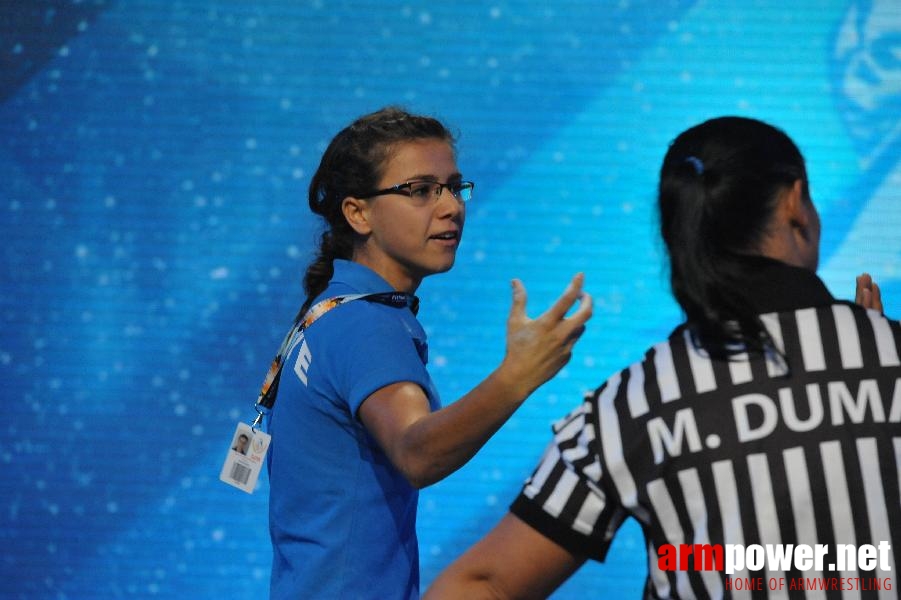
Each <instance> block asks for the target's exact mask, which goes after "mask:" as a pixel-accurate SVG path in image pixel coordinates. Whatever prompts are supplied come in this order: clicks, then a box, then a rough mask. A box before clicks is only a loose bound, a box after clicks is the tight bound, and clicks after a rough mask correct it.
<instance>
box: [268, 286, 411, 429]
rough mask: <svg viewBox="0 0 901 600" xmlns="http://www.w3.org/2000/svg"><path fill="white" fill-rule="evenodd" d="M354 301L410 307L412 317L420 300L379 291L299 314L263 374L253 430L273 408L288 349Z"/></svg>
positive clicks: (332, 301) (322, 304) (324, 302)
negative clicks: (330, 314) (309, 329)
mask: <svg viewBox="0 0 901 600" xmlns="http://www.w3.org/2000/svg"><path fill="white" fill-rule="evenodd" d="M353 300H366V301H368V302H378V303H379V304H387V305H388V306H393V307H395V308H409V309H410V310H411V311H413V314H414V315H415V314H416V312H417V311H418V310H419V298H417V297H416V296H414V295H412V294H405V293H403V292H382V293H377V294H347V295H345V296H334V297H332V298H326V299H325V300H321V301H319V302H317V303H316V304H314V305H313V306H312V307H311V308H310V310H308V311H307V312H306V313H304V314H302V315H298V316H297V319H296V320H295V321H294V325H293V326H292V327H291V330H290V331H288V335H286V336H285V339H284V341H282V345H281V346H280V347H279V349H278V354H276V355H275V358H274V359H272V364H271V365H269V372H268V373H266V378H265V379H264V380H263V387H262V389H261V390H260V395H259V397H258V398H257V401H256V403H255V404H254V406H253V408H254V410H255V411H256V412H257V416H256V418H255V419H254V420H253V423H252V424H251V428H252V429H253V430H254V431H256V428H257V427H258V426H259V425H260V423H262V422H263V417H264V416H265V415H266V413H268V412H269V411H271V410H272V407H273V406H274V405H275V397H276V395H277V394H278V382H279V379H280V378H281V373H282V367H283V366H284V364H285V357H286V354H287V352H288V350H289V349H290V348H293V346H294V343H295V341H296V340H297V337H298V336H299V335H300V334H301V333H302V332H303V331H304V330H305V329H306V328H307V327H309V326H310V325H312V324H313V322H314V321H316V320H317V319H318V318H319V317H321V316H322V315H324V314H325V313H327V312H328V311H330V310H332V309H333V308H336V307H338V306H341V305H342V304H347V303H348V302H351V301H353Z"/></svg>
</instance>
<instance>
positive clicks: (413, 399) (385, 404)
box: [357, 381, 431, 485]
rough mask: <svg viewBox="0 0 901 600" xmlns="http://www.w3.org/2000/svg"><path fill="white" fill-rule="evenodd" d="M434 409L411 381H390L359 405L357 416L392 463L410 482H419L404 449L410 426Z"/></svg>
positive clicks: (422, 392) (417, 386)
mask: <svg viewBox="0 0 901 600" xmlns="http://www.w3.org/2000/svg"><path fill="white" fill-rule="evenodd" d="M430 412H431V408H430V407H429V400H428V398H427V397H426V394H425V391H423V389H422V387H420V386H419V385H418V384H416V383H413V382H412V381H400V382H397V383H391V384H388V385H386V386H384V387H381V388H379V389H377V390H375V391H374V392H373V393H372V394H370V395H369V396H368V397H367V398H366V399H365V400H364V401H363V403H362V404H361V405H360V409H359V411H358V412H357V416H358V417H359V419H360V422H361V423H363V426H364V427H365V428H366V430H367V431H368V432H369V434H370V435H372V437H373V438H375V441H376V442H377V443H378V445H379V446H380V447H381V449H382V451H383V452H384V453H385V454H387V455H388V458H389V460H391V463H392V464H393V465H394V466H395V467H396V468H397V469H398V470H400V471H401V472H402V473H403V474H404V475H405V476H406V477H407V479H414V480H413V481H411V482H410V483H411V484H413V485H416V483H417V482H416V481H415V477H411V475H412V474H411V473H410V469H409V468H408V466H407V462H408V457H407V456H406V452H405V448H404V441H405V440H404V435H405V433H406V431H407V429H408V428H409V427H410V426H412V425H413V424H414V423H415V422H416V421H418V420H419V419H421V418H423V417H426V416H428V414H429V413H430Z"/></svg>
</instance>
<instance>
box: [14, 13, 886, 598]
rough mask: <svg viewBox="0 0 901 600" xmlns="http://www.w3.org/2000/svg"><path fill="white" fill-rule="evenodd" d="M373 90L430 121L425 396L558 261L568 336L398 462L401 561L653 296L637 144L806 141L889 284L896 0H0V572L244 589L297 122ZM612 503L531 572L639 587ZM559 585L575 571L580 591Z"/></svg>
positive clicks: (646, 319)
mask: <svg viewBox="0 0 901 600" xmlns="http://www.w3.org/2000/svg"><path fill="white" fill-rule="evenodd" d="M387 104H400V105H403V106H405V107H406V108H408V109H410V110H412V111H414V112H422V113H427V114H431V115H435V116H438V117H440V118H441V119H442V120H444V121H445V122H447V123H448V124H449V125H450V126H451V127H452V128H453V129H454V130H455V131H457V132H459V165H460V167H461V169H462V171H463V173H464V174H465V176H466V177H467V178H468V179H471V180H473V181H475V182H476V192H475V197H474V199H473V200H472V202H471V204H470V205H469V207H468V215H467V224H466V232H465V235H464V240H463V244H462V246H461V248H460V251H459V253H458V258H457V264H456V266H455V267H454V269H453V270H452V271H451V272H449V273H447V274H442V275H438V276H435V277H432V278H429V279H427V280H426V281H425V283H424V284H423V286H422V287H421V288H420V290H419V296H420V297H421V299H422V309H421V311H420V320H421V321H422V323H423V324H424V326H425V327H426V330H427V331H428V333H429V337H430V356H431V362H430V371H431V373H432V375H433V377H434V379H435V381H436V384H437V387H438V389H439V390H440V391H441V394H442V398H443V399H444V402H445V403H448V402H452V401H453V400H454V399H455V398H457V397H459V396H460V395H462V394H464V393H465V392H466V391H468V390H469V389H470V388H472V387H473V386H474V385H475V384H476V383H478V382H479V381H480V380H481V379H482V378H484V377H485V376H486V375H487V374H488V372H489V371H490V369H491V368H492V366H493V365H495V364H497V363H498V362H499V361H500V359H501V357H502V356H503V352H504V331H505V319H506V316H507V311H508V310H509V305H510V297H509V296H510V292H509V280H510V279H511V278H514V277H518V278H521V279H522V280H523V281H524V283H525V285H526V287H527V289H528V292H529V308H530V312H531V314H532V315H535V314H537V313H538V312H539V311H540V310H543V309H544V308H545V307H547V306H548V305H549V303H550V302H552V301H553V300H554V299H555V298H556V297H557V295H558V294H559V292H560V291H561V290H562V289H563V287H564V286H565V284H566V283H567V281H568V279H569V277H570V276H571V275H572V274H573V273H575V272H578V271H583V272H584V273H585V276H586V287H587V289H588V290H589V291H590V292H591V293H592V295H593V296H594V298H595V302H596V310H595V317H594V318H593V320H592V321H591V322H590V324H589V328H588V331H587V332H586V334H585V336H584V337H583V339H582V341H581V342H580V343H579V345H578V346H577V348H576V351H575V354H574V356H573V359H572V361H571V362H570V364H569V365H568V366H567V367H566V368H565V369H564V370H563V371H562V372H561V373H560V374H559V376H558V377H557V378H555V379H554V380H553V381H551V382H549V383H548V384H546V385H545V386H543V387H542V388H540V389H539V390H538V391H537V392H536V393H535V394H534V395H533V396H532V397H531V398H530V399H529V400H528V401H527V402H526V404H525V405H524V406H523V407H522V408H521V409H520V410H519V411H518V412H517V413H516V414H515V416H514V417H513V418H512V419H511V420H510V421H509V423H508V424H507V425H506V426H505V427H504V428H503V429H502V431H501V432H500V433H499V434H497V435H496V436H495V437H494V438H493V439H492V441H491V442H490V443H489V444H488V445H487V446H486V447H485V448H484V450H483V451H482V452H481V453H480V454H479V455H478V456H477V458H476V459H474V460H473V461H472V462H471V463H469V464H468V465H467V466H466V467H464V468H463V469H462V470H461V471H459V472H457V473H456V474H454V475H452V476H451V477H449V478H448V479H446V480H445V481H443V482H441V483H439V484H437V485H435V486H433V487H431V488H428V489H427V490H425V491H424V492H423V494H422V497H421V502H420V516H419V525H418V528H419V534H420V550H421V556H422V578H423V583H424V584H428V583H429V582H430V581H431V580H432V579H433V578H434V577H435V575H436V574H437V573H438V572H439V570H440V569H441V568H442V567H443V566H445V565H446V564H447V563H448V562H449V561H451V560H452V559H453V558H454V557H456V556H457V555H459V554H460V553H461V552H462V551H463V550H465V549H466V548H467V547H468V546H469V545H471V544H472V543H473V542H474V541H475V540H477V539H478V538H479V537H480V536H481V535H483V534H484V533H485V532H486V531H487V530H488V529H489V528H490V527H491V526H492V525H493V524H494V523H496V522H497V520H498V519H499V518H500V517H501V516H502V515H503V514H504V513H505V511H506V509H507V506H508V504H509V502H510V501H511V500H512V499H513V498H514V496H515V495H516V493H517V492H518V490H519V487H520V485H521V483H522V481H523V479H524V478H525V477H526V476H527V475H528V474H529V473H530V472H531V469H532V468H533V466H534V465H535V463H536V461H537V459H538V457H539V456H540V454H541V452H542V450H543V448H544V446H545V443H546V442H547V440H548V439H549V425H550V423H551V422H552V421H553V420H555V419H556V418H558V417H560V416H562V415H564V414H565V413H566V412H568V411H569V410H570V409H571V408H572V407H573V406H575V405H576V404H577V403H578V402H579V401H580V400H581V397H582V394H583V393H584V392H585V391H587V390H590V389H593V388H594V387H596V386H597V385H599V384H600V383H601V382H602V381H603V380H604V379H606V377H607V376H608V375H610V374H611V373H612V372H613V371H615V370H618V369H619V368H621V367H623V366H624V365H626V364H628V363H630V362H632V361H634V360H636V359H638V358H639V357H640V356H641V354H642V353H643V351H644V349H645V348H646V347H647V346H649V345H650V344H652V343H654V342H656V341H657V340H659V339H660V338H661V337H662V336H664V335H665V334H667V333H668V332H669V331H670V329H671V328H672V327H673V326H674V325H675V324H676V323H677V321H678V320H679V319H680V313H679V311H678V309H677V307H676V306H675V304H674V303H673V301H672V299H671V297H670V295H669V291H668V286H667V275H666V270H665V268H664V256H663V254H662V252H661V247H660V243H659V242H658V241H657V235H656V221H655V216H654V211H653V202H654V191H655V185H656V182H655V179H656V173H657V171H658V169H659V164H660V160H661V158H662V156H663V153H664V151H665V149H666V147H667V144H668V143H669V142H670V141H671V140H672V139H673V138H674V137H675V135H677V134H678V133H679V132H680V131H682V130H683V129H685V128H686V127H688V126H690V125H693V124H695V123H697V122H700V121H702V120H704V119H707V118H710V117H714V116H719V115H724V114H738V115H745V116H752V117H757V118H762V119H764V120H767V121H770V122H772V123H774V124H777V125H779V126H781V127H782V128H784V129H785V130H786V131H787V132H788V133H789V134H790V135H791V136H792V137H793V138H794V139H795V140H796V141H797V142H798V144H799V146H800V147H801V149H802V151H803V152H804V154H805V156H806V158H807V161H808V168H809V173H810V179H811V183H812V193H813V197H814V201H815V202H816V204H817V206H818V209H819V211H820V214H821V216H822V221H823V228H824V237H823V247H822V260H821V269H820V274H821V276H822V277H823V278H824V280H825V281H826V283H827V285H828V286H829V287H830V289H831V290H832V291H833V293H834V294H836V295H837V296H840V297H849V296H851V295H853V288H854V276H855V275H856V274H857V273H859V272H862V271H864V270H866V271H869V272H871V273H872V274H873V275H874V277H875V278H876V280H877V281H878V282H880V283H881V284H882V287H883V292H884V296H885V301H886V311H887V312H888V313H889V314H894V315H895V316H897V308H898V307H899V299H901V285H899V283H901V271H899V260H898V259H899V257H901V235H899V233H898V232H899V230H901V152H899V149H901V118H899V115H901V6H899V4H898V3H897V1H896V0H872V1H869V0H850V1H838V0H835V1H828V0H797V1H795V2H790V3H785V2H780V1H775V0H756V1H754V2H746V1H724V2H708V1H697V2H689V1H683V0H667V1H660V0H623V1H619V2H586V1H576V0H559V1H555V2H530V1H525V0H498V1H493V2H475V1H471V0H461V1H458V2H427V1H421V0H412V1H402V2H390V3H389V2H385V3H381V2H351V1H346V0H333V1H328V2H325V1H322V0H314V1H309V0H303V1H300V0H298V1H293V0H292V1H288V0H258V1H256V2H231V1H228V0H173V1H171V2H157V1H152V0H128V1H126V0H122V1H118V2H117V1H113V0H71V1H62V0H57V1H51V0H44V1H39V0H34V1H30V2H29V1H25V0H10V1H5V2H3V3H2V4H0V234H2V237H3V239H2V244H0V270H2V271H0V388H2V389H0V394H2V407H3V414H2V418H0V431H2V437H0V466H2V469H3V476H2V477H0V542H2V546H3V548H4V551H3V553H2V556H0V595H2V596H3V597H8V598H29V599H34V598H48V599H50V598H53V599H63V598H117V597H129V598H133V597H161V598H173V597H186V598H218V597H231V598H258V597H261V596H263V597H265V595H266V593H267V590H268V576H269V567H270V562H271V552H270V547H269V540H268V533H267V524H266V519H267V515H266V511H267V493H268V482H267V481H266V477H265V475H264V476H263V477H262V479H261V482H260V485H259V488H258V489H257V491H256V493H255V494H254V495H252V496H248V495H245V494H243V493H241V492H239V491H237V490H235V489H233V488H231V487H228V486H226V485H224V484H222V483H221V482H220V481H219V479H218V473H219V468H220V466H221V464H222V460H223V459H224V456H225V452H226V450H227V447H228V443H229V442H230V439H231V435H232V433H233V431H234V428H235V424H236V423H237V422H238V421H239V420H247V419H250V418H251V417H253V416H254V413H253V411H252V408H251V407H252V403H253V401H254V400H255V399H256V395H257V393H258V391H259V386H260V383H261V382H262V378H263V375H264V373H265V371H266V369H267V367H268V363H269V361H270V359H271V358H272V355H273V354H274V352H275V350H276V348H277V346H278V343H279V342H280V341H281V339H282V336H283V335H284V333H285V331H286V330H287V328H288V326H289V325H290V321H291V319H292V317H293V316H294V314H295V312H296V310H297V308H298V306H299V305H300V303H301V302H302V300H303V298H302V295H301V286H300V280H301V276H302V273H303V270H304V267H305V265H306V264H307V262H308V261H309V260H310V258H311V256H312V251H313V248H314V245H315V242H316V239H317V234H318V232H319V223H317V222H316V221H315V220H313V219H312V218H311V216H310V214H309V213H308V210H307V208H306V200H305V198H306V187H307V185H308V183H309V179H310V176H311V174H312V173H313V171H315V169H316V166H317V165H318V161H319V158H320V156H321V153H322V151H323V150H324V148H325V145H326V144H327V143H328V141H329V140H330V139H331V137H332V136H333V135H334V134H335V133H336V132H337V131H338V130H339V129H341V128H342V127H343V126H344V125H346V124H347V123H349V122H350V121H351V120H352V119H353V118H355V117H356V116H358V115H360V114H363V113H366V112H370V111H372V110H375V109H377V108H379V107H381V106H384V105H387ZM646 556H647V553H646V551H645V549H644V546H643V541H642V538H641V535H640V531H639V529H638V528H637V527H636V526H635V525H634V524H633V523H627V524H626V525H625V526H624V528H623V529H622V530H621V531H620V533H619V535H618V536H617V538H616V540H615V542H614V546H613V549H612V550H611V553H610V555H609V559H608V561H607V562H606V563H605V564H589V565H586V567H584V568H583V569H582V570H581V571H580V572H579V574H578V575H576V576H575V577H574V578H573V579H572V580H570V581H569V582H568V583H567V584H565V585H564V587H563V588H562V589H561V590H560V591H559V592H558V593H557V594H556V596H555V597H559V598H581V597H600V595H601V594H602V593H608V594H610V595H611V596H613V597H632V598H637V597H639V595H640V590H641V587H642V582H643V579H644V576H645V572H646V565H645V561H646ZM583 594H584V596H583Z"/></svg>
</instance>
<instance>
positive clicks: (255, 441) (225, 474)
mask: <svg viewBox="0 0 901 600" xmlns="http://www.w3.org/2000/svg"><path fill="white" fill-rule="evenodd" d="M271 439H272V436H270V435H269V434H268V433H265V432H263V431H254V430H253V428H252V427H251V426H250V425H248V424H247V423H238V427H237V429H235V435H234V437H232V441H231V444H230V445H229V447H228V452H227V453H226V455H225V463H223V465H222V471H221V472H220V473H219V479H220V480H221V481H223V482H225V483H227V484H229V485H232V486H234V487H236V488H238V489H239V490H242V491H244V492H247V493H248V494H252V493H253V490H254V488H256V484H257V479H259V477H260V471H261V470H262V468H263V458H264V457H265V456H266V451H267V450H269V441H270V440H271Z"/></svg>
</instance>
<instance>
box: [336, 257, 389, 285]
mask: <svg viewBox="0 0 901 600" xmlns="http://www.w3.org/2000/svg"><path fill="white" fill-rule="evenodd" d="M332 283H343V284H344V285H347V286H349V287H351V288H353V289H354V290H356V291H357V292H359V293H361V294H372V293H378V292H393V291H395V290H394V288H393V287H391V284H390V283H388V282H387V281H385V280H384V279H383V278H382V276H381V275H379V274H378V273H376V272H375V271H373V270H372V269H370V268H369V267H367V266H365V265H361V264H360V263H356V262H353V261H350V260H344V259H342V258H337V259H335V261H334V274H333V275H332Z"/></svg>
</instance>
